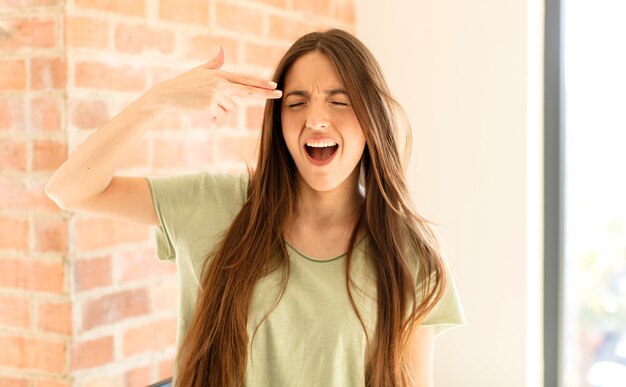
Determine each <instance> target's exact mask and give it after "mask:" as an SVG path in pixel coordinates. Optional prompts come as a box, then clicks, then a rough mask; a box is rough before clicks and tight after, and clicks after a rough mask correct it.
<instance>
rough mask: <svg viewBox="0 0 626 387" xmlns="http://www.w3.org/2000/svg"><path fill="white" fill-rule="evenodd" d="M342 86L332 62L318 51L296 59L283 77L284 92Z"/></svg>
mask: <svg viewBox="0 0 626 387" xmlns="http://www.w3.org/2000/svg"><path fill="white" fill-rule="evenodd" d="M343 86H344V84H343V81H342V80H341V77H340V76H339V73H338V72H337V69H336V68H335V65H334V64H333V62H331V61H330V59H328V56H326V54H322V53H321V52H319V51H313V52H309V53H307V54H304V55H302V56H301V57H300V58H298V59H296V60H295V61H294V63H293V64H292V65H291V67H290V68H289V70H288V71H287V74H286V75H285V90H293V89H298V90H310V89H316V88H318V87H324V88H330V87H332V88H343Z"/></svg>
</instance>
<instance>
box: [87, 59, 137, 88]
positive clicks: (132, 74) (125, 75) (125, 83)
mask: <svg viewBox="0 0 626 387" xmlns="http://www.w3.org/2000/svg"><path fill="white" fill-rule="evenodd" d="M144 72H145V70H144V69H142V68H140V67H139V66H134V67H133V66H129V65H126V66H124V65H116V66H113V65H108V64H105V63H99V62H78V63H77V64H76V80H75V82H76V87H86V88H94V89H104V90H121V91H143V90H144V89H145V83H146V81H145V75H144Z"/></svg>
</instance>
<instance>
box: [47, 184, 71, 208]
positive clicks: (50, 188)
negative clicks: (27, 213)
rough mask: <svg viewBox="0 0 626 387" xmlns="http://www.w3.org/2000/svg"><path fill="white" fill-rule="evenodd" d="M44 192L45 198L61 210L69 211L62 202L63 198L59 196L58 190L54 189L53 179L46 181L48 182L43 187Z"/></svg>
mask: <svg viewBox="0 0 626 387" xmlns="http://www.w3.org/2000/svg"><path fill="white" fill-rule="evenodd" d="M44 192H45V194H46V196H47V197H49V198H50V200H52V201H53V202H54V203H55V204H56V205H57V206H59V207H60V208H61V209H64V210H69V208H68V206H67V205H66V203H65V201H64V200H63V196H62V195H61V193H60V192H59V190H58V189H57V188H56V185H55V183H54V180H53V178H51V179H50V180H48V182H47V183H46V185H45V186H44Z"/></svg>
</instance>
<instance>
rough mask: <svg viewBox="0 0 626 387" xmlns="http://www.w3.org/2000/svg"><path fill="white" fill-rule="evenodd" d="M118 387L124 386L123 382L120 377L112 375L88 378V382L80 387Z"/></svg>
mask: <svg viewBox="0 0 626 387" xmlns="http://www.w3.org/2000/svg"><path fill="white" fill-rule="evenodd" d="M110 386H115V387H120V386H124V381H123V380H122V379H121V376H120V375H112V376H110V375H109V376H96V377H94V378H90V379H89V380H88V381H86V382H85V383H83V384H82V387H110Z"/></svg>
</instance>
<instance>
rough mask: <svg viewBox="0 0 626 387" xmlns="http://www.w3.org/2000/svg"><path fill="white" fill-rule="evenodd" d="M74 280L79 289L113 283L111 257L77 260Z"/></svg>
mask: <svg viewBox="0 0 626 387" xmlns="http://www.w3.org/2000/svg"><path fill="white" fill-rule="evenodd" d="M74 280H75V281H76V282H75V283H76V290H77V291H83V290H88V289H94V288H98V287H103V286H109V285H111V283H112V276H111V257H108V256H106V257H99V258H94V259H85V260H80V261H76V271H75V279H74Z"/></svg>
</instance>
